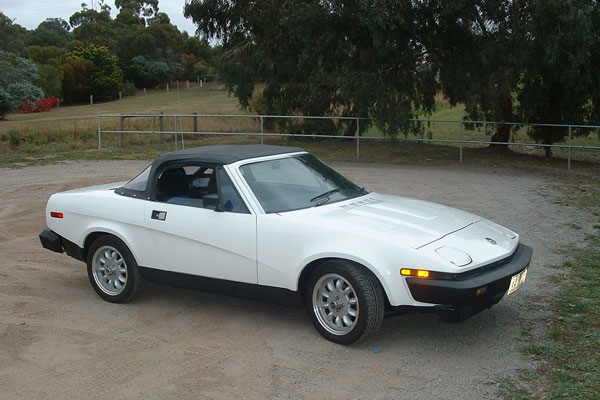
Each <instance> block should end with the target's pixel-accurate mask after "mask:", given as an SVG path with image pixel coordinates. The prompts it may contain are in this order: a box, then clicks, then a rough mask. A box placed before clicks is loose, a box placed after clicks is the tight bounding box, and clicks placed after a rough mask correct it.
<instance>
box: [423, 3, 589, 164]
mask: <svg viewBox="0 0 600 400" xmlns="http://www.w3.org/2000/svg"><path fill="white" fill-rule="evenodd" d="M599 7H600V5H599V4H598V3H597V2H596V1H593V0H583V1H579V0H577V1H576V0H566V1H565V0H528V1H520V2H516V1H511V0H491V1H490V0H458V1H454V2H452V3H451V4H449V3H448V2H443V1H442V0H429V1H425V2H422V3H421V11H420V12H419V16H420V22H419V23H420V24H421V25H422V26H423V27H426V28H427V29H423V30H422V32H423V42H424V43H425V46H426V47H427V48H428V51H429V53H430V55H431V58H430V60H431V62H432V65H433V67H434V68H435V69H436V70H438V71H439V77H440V83H441V87H442V90H443V93H444V95H445V96H447V97H448V99H449V100H450V102H451V104H453V105H454V104H458V103H464V104H465V109H466V111H467V118H468V119H473V120H484V121H501V122H512V121H524V122H530V123H550V124H552V123H554V124H577V123H580V124H581V123H584V124H585V123H588V122H593V121H594V119H597V118H598V117H600V114H599V113H597V112H592V110H591V107H590V106H591V105H594V107H596V106H595V104H596V103H598V100H600V97H599V98H598V99H596V97H597V95H596V94H595V92H596V90H595V88H594V86H593V83H594V82H595V81H594V77H593V76H594V74H596V71H597V68H595V65H597V62H598V61H599V60H600V52H598V53H596V55H595V56H594V52H592V51H590V49H594V48H598V47H599V46H598V40H599V35H598V22H600V20H598V21H597V20H594V18H598V13H599ZM598 50H600V48H598ZM597 81H600V79H598V80H597ZM598 109H600V107H598ZM496 129H497V130H496V133H495V135H494V136H493V137H492V140H494V141H499V142H508V141H509V139H510V131H511V127H510V126H508V125H498V126H497V127H496ZM567 132H568V130H567V129H566V128H561V127H553V128H549V127H535V128H532V129H531V130H530V131H529V134H530V136H531V137H532V138H533V139H535V140H536V141H538V142H540V143H544V144H552V143H555V142H557V141H562V140H563V139H564V137H565V135H566V134H567ZM574 133H576V134H587V133H589V130H587V131H582V132H574ZM549 153H550V152H549V148H547V154H549Z"/></svg>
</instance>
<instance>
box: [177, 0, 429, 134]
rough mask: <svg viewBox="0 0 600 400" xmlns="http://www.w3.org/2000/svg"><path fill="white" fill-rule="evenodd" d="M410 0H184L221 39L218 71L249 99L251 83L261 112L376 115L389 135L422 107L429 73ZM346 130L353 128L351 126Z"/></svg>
mask: <svg viewBox="0 0 600 400" xmlns="http://www.w3.org/2000/svg"><path fill="white" fill-rule="evenodd" d="M414 11H415V9H414V7H413V4H412V2H408V1H402V2H374V1H361V2H346V1H327V2H306V1H301V0H293V1H287V2H283V3H280V2H270V1H249V0H244V1H235V2H231V1H227V0H216V1H200V0H192V1H191V2H189V3H188V4H187V5H186V7H185V15H186V16H188V17H192V19H193V20H194V22H196V24H197V25H198V29H199V31H201V32H202V33H203V34H204V35H206V36H207V37H210V38H212V39H215V40H221V41H222V43H223V48H224V52H225V54H224V55H223V57H222V58H221V60H220V61H221V76H222V77H223V79H224V80H225V82H226V84H227V86H228V87H229V89H230V90H231V91H232V92H233V93H234V94H235V96H236V97H237V98H238V99H239V100H240V102H241V104H242V105H243V106H246V107H247V106H248V105H249V101H250V99H251V98H252V94H253V92H254V89H255V87H256V85H257V84H258V83H262V82H264V83H265V89H264V92H263V95H264V100H265V104H266V111H267V112H269V113H282V114H291V113H296V112H300V113H301V114H304V115H351V116H360V117H368V116H373V117H376V118H377V121H378V124H379V125H380V127H381V128H382V129H383V130H385V131H386V132H387V133H389V134H391V135H395V134H397V133H398V132H399V130H401V129H402V130H404V131H407V130H408V129H410V128H411V127H412V125H411V124H410V123H409V122H408V120H409V119H410V118H413V117H415V116H416V112H415V110H421V111H422V112H425V113H427V112H430V111H431V110H432V109H433V106H434V95H435V92H436V82H435V74H434V71H432V70H431V69H430V68H428V67H427V65H426V52H425V51H424V50H425V49H424V48H423V46H422V44H421V43H420V42H419V41H418V40H416V38H417V36H418V31H417V27H416V26H415V24H414V21H415V19H416V15H415V13H414ZM350 131H351V132H352V134H353V133H354V132H353V131H352V130H350Z"/></svg>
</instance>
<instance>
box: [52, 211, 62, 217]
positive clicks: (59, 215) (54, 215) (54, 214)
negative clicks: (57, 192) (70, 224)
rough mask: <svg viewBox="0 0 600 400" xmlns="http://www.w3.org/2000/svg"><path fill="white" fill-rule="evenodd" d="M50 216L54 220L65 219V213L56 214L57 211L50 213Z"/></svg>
mask: <svg viewBox="0 0 600 400" xmlns="http://www.w3.org/2000/svg"><path fill="white" fill-rule="evenodd" d="M50 216H51V217H52V218H62V217H63V213H61V212H56V211H52V212H51V213H50Z"/></svg>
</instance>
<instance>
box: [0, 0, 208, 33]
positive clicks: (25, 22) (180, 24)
mask: <svg viewBox="0 0 600 400" xmlns="http://www.w3.org/2000/svg"><path fill="white" fill-rule="evenodd" d="M81 3H87V5H88V7H90V8H91V3H92V0H54V1H47V0H0V11H1V12H2V13H4V15H6V16H7V17H9V18H10V19H13V20H14V22H15V23H16V24H19V25H21V26H24V27H25V28H27V29H35V28H37V26H38V25H39V24H40V22H42V21H44V20H45V19H46V18H62V19H64V20H65V21H67V22H69V17H70V16H71V15H73V14H74V13H75V12H77V11H79V10H81ZM93 3H94V5H97V3H98V0H93ZM105 4H108V5H109V6H110V8H111V15H112V17H113V18H115V17H116V15H117V11H118V10H117V9H116V7H115V4H114V1H113V0H106V1H105ZM184 4H185V0H159V2H158V10H159V11H161V12H165V13H167V14H168V15H169V18H171V23H172V24H174V25H177V28H179V30H180V31H187V33H188V34H189V35H190V36H193V35H194V32H195V31H196V26H195V25H194V23H193V22H192V20H191V19H186V18H185V17H184V16H183V6H184ZM96 9H98V7H96Z"/></svg>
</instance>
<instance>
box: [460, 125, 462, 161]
mask: <svg viewBox="0 0 600 400" xmlns="http://www.w3.org/2000/svg"><path fill="white" fill-rule="evenodd" d="M462 160H463V122H462V121H460V163H461V164H462Z"/></svg>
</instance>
